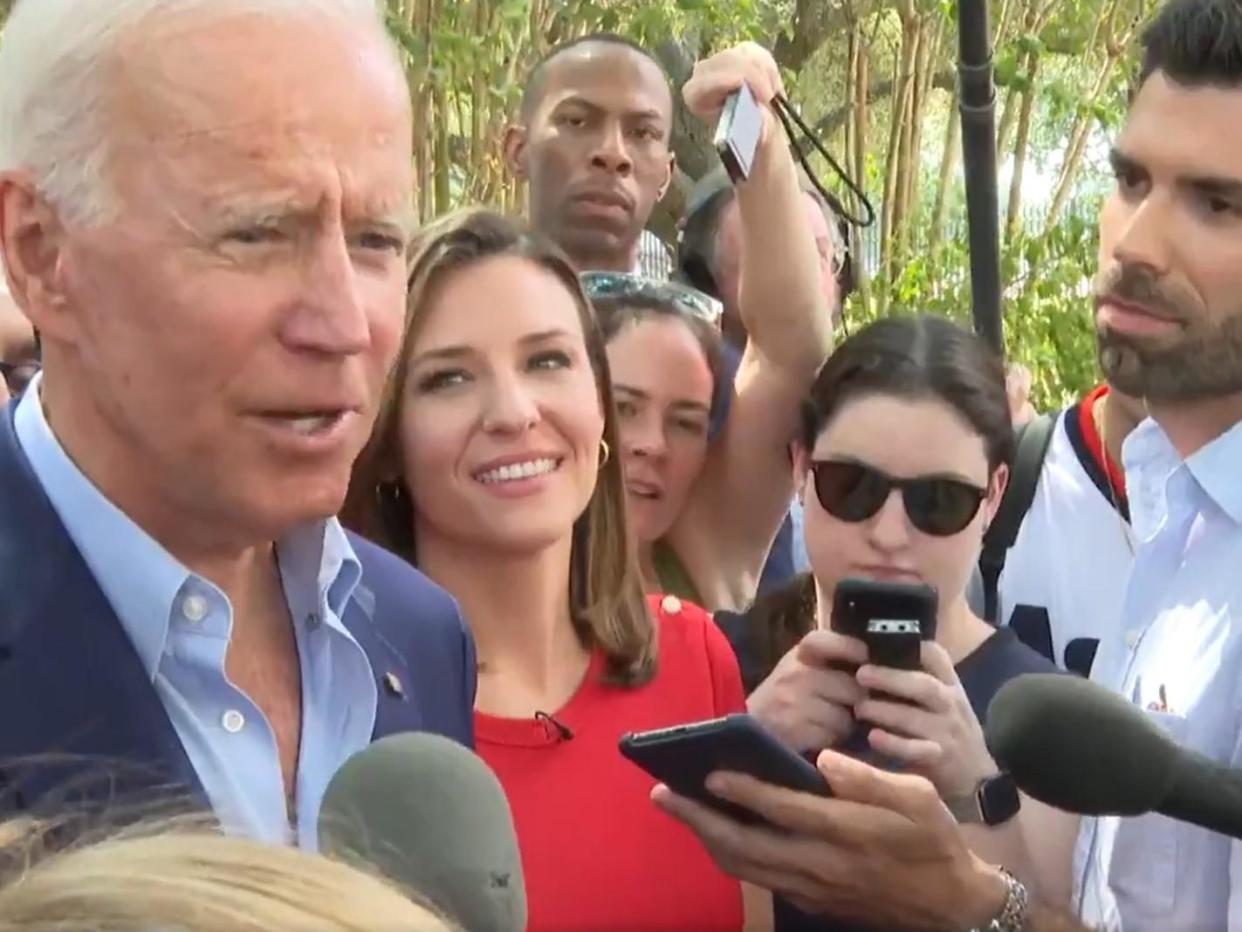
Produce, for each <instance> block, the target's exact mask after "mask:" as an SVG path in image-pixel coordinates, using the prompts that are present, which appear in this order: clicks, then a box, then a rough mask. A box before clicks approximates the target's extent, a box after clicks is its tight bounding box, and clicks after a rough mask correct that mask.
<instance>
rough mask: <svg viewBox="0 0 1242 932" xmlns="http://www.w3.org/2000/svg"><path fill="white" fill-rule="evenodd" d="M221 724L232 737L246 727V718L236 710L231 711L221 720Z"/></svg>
mask: <svg viewBox="0 0 1242 932" xmlns="http://www.w3.org/2000/svg"><path fill="white" fill-rule="evenodd" d="M220 724H221V725H223V726H224V730H225V731H227V732H228V733H229V734H230V735H235V734H237V733H238V732H239V731H241V730H242V729H243V728H245V727H246V716H244V715H242V714H241V713H240V712H238V711H237V710H236V709H229V710H228V711H227V712H225V713H224V715H223V717H222V718H221V719H220Z"/></svg>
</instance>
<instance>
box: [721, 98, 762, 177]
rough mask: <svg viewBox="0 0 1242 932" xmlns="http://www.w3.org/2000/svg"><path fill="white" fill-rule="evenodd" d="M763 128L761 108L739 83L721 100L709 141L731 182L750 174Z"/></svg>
mask: <svg viewBox="0 0 1242 932" xmlns="http://www.w3.org/2000/svg"><path fill="white" fill-rule="evenodd" d="M762 132H763V111H762V110H761V109H760V108H759V104H758V103H756V102H755V95H754V94H752V93H751V92H750V88H749V87H747V86H746V85H745V84H743V85H742V86H741V87H740V88H739V89H738V90H737V91H735V92H734V93H733V94H731V95H730V96H729V99H728V100H727V101H725V106H724V110H722V111H721V113H720V119H719V120H718V121H717V123H716V136H715V138H714V140H713V145H715V147H716V154H717V155H719V156H720V161H721V162H723V163H724V167H725V171H726V172H728V173H729V178H730V179H731V180H732V181H733V183H734V184H738V183H740V182H743V181H745V180H746V179H747V178H749V177H750V169H751V166H752V165H753V164H754V162H755V149H756V148H758V146H759V136H760V134H761V133H762Z"/></svg>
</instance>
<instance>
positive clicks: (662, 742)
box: [619, 713, 832, 824]
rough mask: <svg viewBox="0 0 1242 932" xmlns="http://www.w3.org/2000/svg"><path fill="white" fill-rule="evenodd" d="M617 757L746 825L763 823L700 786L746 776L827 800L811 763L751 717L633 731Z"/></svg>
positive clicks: (827, 792) (825, 789)
mask: <svg viewBox="0 0 1242 932" xmlns="http://www.w3.org/2000/svg"><path fill="white" fill-rule="evenodd" d="M619 746H620V749H621V753H622V754H623V755H624V756H625V757H627V758H629V759H630V760H631V761H633V762H634V763H635V764H637V765H638V766H639V767H641V768H642V769H643V770H645V771H647V773H649V774H651V776H653V777H655V778H656V779H657V780H659V781H660V782H661V783H664V784H665V785H667V786H668V787H669V788H670V789H671V790H673V791H674V792H676V793H679V794H680V795H682V796H685V797H687V798H689V799H693V800H695V801H696V802H700V803H703V804H704V805H706V806H711V807H712V808H713V809H715V810H717V811H718V812H721V813H723V814H725V815H727V816H729V817H730V818H732V819H736V820H737V821H739V822H745V823H747V824H754V823H756V822H761V821H762V819H761V818H760V817H759V816H758V815H756V814H755V813H754V812H751V811H750V810H749V809H745V808H743V807H741V806H737V805H734V804H733V803H730V802H727V801H725V800H723V799H720V798H719V797H718V796H713V795H712V793H711V792H710V791H709V790H708V789H707V787H706V786H704V783H705V781H706V780H707V777H708V776H709V775H710V774H712V773H715V772H716V771H718V770H730V771H733V772H734V773H744V774H747V775H748V776H751V777H754V778H755V779H756V780H761V781H763V782H764V783H771V784H773V785H775V786H780V787H784V788H785V789H790V790H798V791H799V792H802V793H813V794H815V795H817V796H830V795H832V792H831V790H830V789H829V788H828V781H826V780H825V779H824V777H823V774H821V773H820V772H819V771H818V770H817V769H816V768H815V766H814V765H813V764H811V763H810V762H809V761H807V760H806V759H805V758H803V757H802V756H800V755H799V754H798V753H797V752H796V751H794V750H793V749H792V748H790V747H789V746H788V745H786V744H784V743H782V742H781V741H780V740H779V739H778V738H776V737H775V736H774V735H772V734H771V733H770V732H769V731H767V730H766V729H765V728H764V727H763V726H762V725H760V724H759V723H758V722H757V721H755V720H754V719H753V718H751V717H750V716H749V715H744V714H740V713H739V714H735V715H726V716H725V717H724V718H714V719H710V720H708V721H704V722H691V723H689V724H686V725H675V726H674V727H672V728H661V729H659V730H657V731H640V732H631V733H630V734H627V735H623V736H622V738H621V741H620V745H619Z"/></svg>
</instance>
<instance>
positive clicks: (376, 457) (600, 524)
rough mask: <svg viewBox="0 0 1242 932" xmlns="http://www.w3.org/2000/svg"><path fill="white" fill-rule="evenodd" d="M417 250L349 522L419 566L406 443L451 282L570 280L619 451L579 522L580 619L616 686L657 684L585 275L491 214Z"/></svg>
mask: <svg viewBox="0 0 1242 932" xmlns="http://www.w3.org/2000/svg"><path fill="white" fill-rule="evenodd" d="M414 249H415V251H414V254H413V258H412V260H411V262H410V266H409V269H410V274H409V294H408V297H407V302H406V316H405V332H404V335H403V337H402V340H401V350H400V355H399V356H398V357H397V362H396V365H395V366H394V367H393V370H392V373H391V375H390V377H389V381H388V384H387V386H386V387H385V389H384V394H383V397H382V398H381V401H380V409H379V413H378V416H377V417H376V421H375V427H374V429H373V430H372V433H371V439H370V440H369V441H368V443H367V445H366V447H365V448H364V449H363V451H362V455H361V456H360V457H359V459H358V462H357V464H356V465H355V467H354V472H353V477H352V480H351V482H350V489H349V494H348V496H347V497H346V500H345V507H344V509H343V511H342V514H341V520H342V521H343V522H344V523H345V524H346V526H348V527H350V528H351V529H353V530H355V531H357V532H358V533H359V534H361V535H363V536H364V537H367V538H369V539H371V540H373V541H375V542H376V543H378V544H380V545H382V546H384V547H387V548H388V549H389V550H392V551H393V552H394V553H397V554H398V555H400V556H402V557H404V558H405V559H406V560H408V561H409V562H410V563H413V564H415V565H417V563H418V548H417V534H416V527H415V517H416V516H415V507H414V503H413V501H411V498H410V493H409V489H408V488H407V486H406V483H405V481H404V480H403V479H402V478H401V477H400V471H401V467H400V463H401V458H400V454H399V446H398V436H397V435H398V426H399V423H400V412H401V401H402V399H403V398H404V397H405V385H406V379H407V377H408V373H409V358H410V349H411V346H412V344H413V341H414V339H415V337H416V336H417V333H418V325H419V317H420V315H421V314H422V313H423V312H424V311H425V309H426V308H427V307H428V305H429V304H430V303H431V300H432V299H433V298H434V295H435V293H436V291H437V290H438V289H439V288H441V287H442V286H443V284H444V282H445V281H446V280H447V279H448V278H450V277H451V276H453V275H458V274H462V273H464V272H467V271H469V269H470V268H471V267H473V266H476V265H478V264H479V263H481V262H485V261H487V260H489V259H495V258H500V257H517V258H521V259H525V260H527V261H528V262H530V263H531V264H532V265H534V266H536V267H538V268H540V269H542V270H544V271H545V272H548V273H549V274H551V275H553V276H554V277H555V278H556V279H557V280H558V281H560V282H561V284H562V285H564V286H565V288H566V290H568V291H569V293H570V294H571V295H572V296H573V299H574V303H575V304H576V305H577V307H578V317H579V319H580V320H581V322H582V332H583V335H584V338H585V341H586V349H587V356H588V358H589V359H590V363H591V370H592V372H593V373H594V375H595V386H596V389H597V391H598V393H599V400H600V406H601V408H602V409H603V412H604V443H605V444H607V448H608V450H609V451H612V455H610V456H608V457H607V458H606V460H605V461H604V462H603V463H602V464H601V465H600V469H599V478H598V481H597V483H596V486H595V491H594V493H593V494H592V495H591V500H590V502H588V503H587V508H586V511H585V512H583V514H582V515H580V516H579V518H578V520H577V521H576V522H575V523H574V529H573V547H572V551H571V555H570V565H569V604H570V611H571V615H572V617H573V619H574V625H575V627H576V629H577V632H578V636H579V637H580V638H581V639H582V641H583V643H584V644H586V645H587V646H589V647H598V648H599V649H600V650H601V651H602V652H603V653H604V656H605V658H606V662H607V668H608V674H607V676H608V680H609V681H610V682H614V683H617V684H620V685H625V686H637V685H639V684H642V683H644V682H646V681H648V680H649V679H650V678H651V677H652V676H653V675H654V674H655V664H656V636H655V628H654V626H653V624H652V621H651V616H650V614H649V613H648V611H647V602H646V598H645V596H644V594H643V589H642V582H641V579H640V576H639V573H638V570H637V564H636V561H635V555H634V552H633V549H632V547H631V545H630V538H629V533H628V530H627V528H626V522H625V485H624V480H623V478H622V474H621V457H620V455H619V451H620V442H619V439H618V434H617V414H616V409H615V407H614V405H613V398H612V377H611V375H610V373H609V370H608V356H607V354H606V352H605V349H604V339H603V337H602V335H601V334H600V330H599V325H598V323H597V321H596V319H595V315H594V313H593V312H592V310H591V305H590V302H588V301H587V298H586V295H585V294H584V293H583V291H582V286H581V285H580V284H579V282H578V276H577V273H576V272H575V271H574V269H573V266H572V265H571V264H570V262H569V260H568V259H567V258H566V257H565V255H564V253H562V252H561V251H560V249H558V248H557V247H556V246H555V245H554V244H553V243H552V242H551V241H549V240H547V239H546V238H544V237H542V236H540V235H539V234H537V233H535V232H533V231H532V230H530V229H529V228H527V227H526V226H524V225H522V224H520V223H519V222H517V221H514V220H510V219H508V218H505V217H502V216H500V215H498V214H495V213H492V212H490V211H487V210H481V209H473V210H467V211H463V212H460V213H457V214H453V215H451V216H448V217H445V218H443V219H441V220H439V221H436V222H435V223H433V224H432V225H430V226H429V227H427V228H426V229H425V230H423V231H422V233H420V235H419V237H418V240H417V242H416V243H415V247H414Z"/></svg>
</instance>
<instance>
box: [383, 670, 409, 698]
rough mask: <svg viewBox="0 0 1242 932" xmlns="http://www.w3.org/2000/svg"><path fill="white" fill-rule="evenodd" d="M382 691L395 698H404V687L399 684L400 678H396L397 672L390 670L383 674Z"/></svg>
mask: <svg viewBox="0 0 1242 932" xmlns="http://www.w3.org/2000/svg"><path fill="white" fill-rule="evenodd" d="M384 692H386V693H388V695H390V696H393V697H394V698H397V699H404V698H405V687H404V686H402V685H401V680H400V679H398V678H397V674H395V673H393V672H392V671H389V672H388V673H385V674H384Z"/></svg>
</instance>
